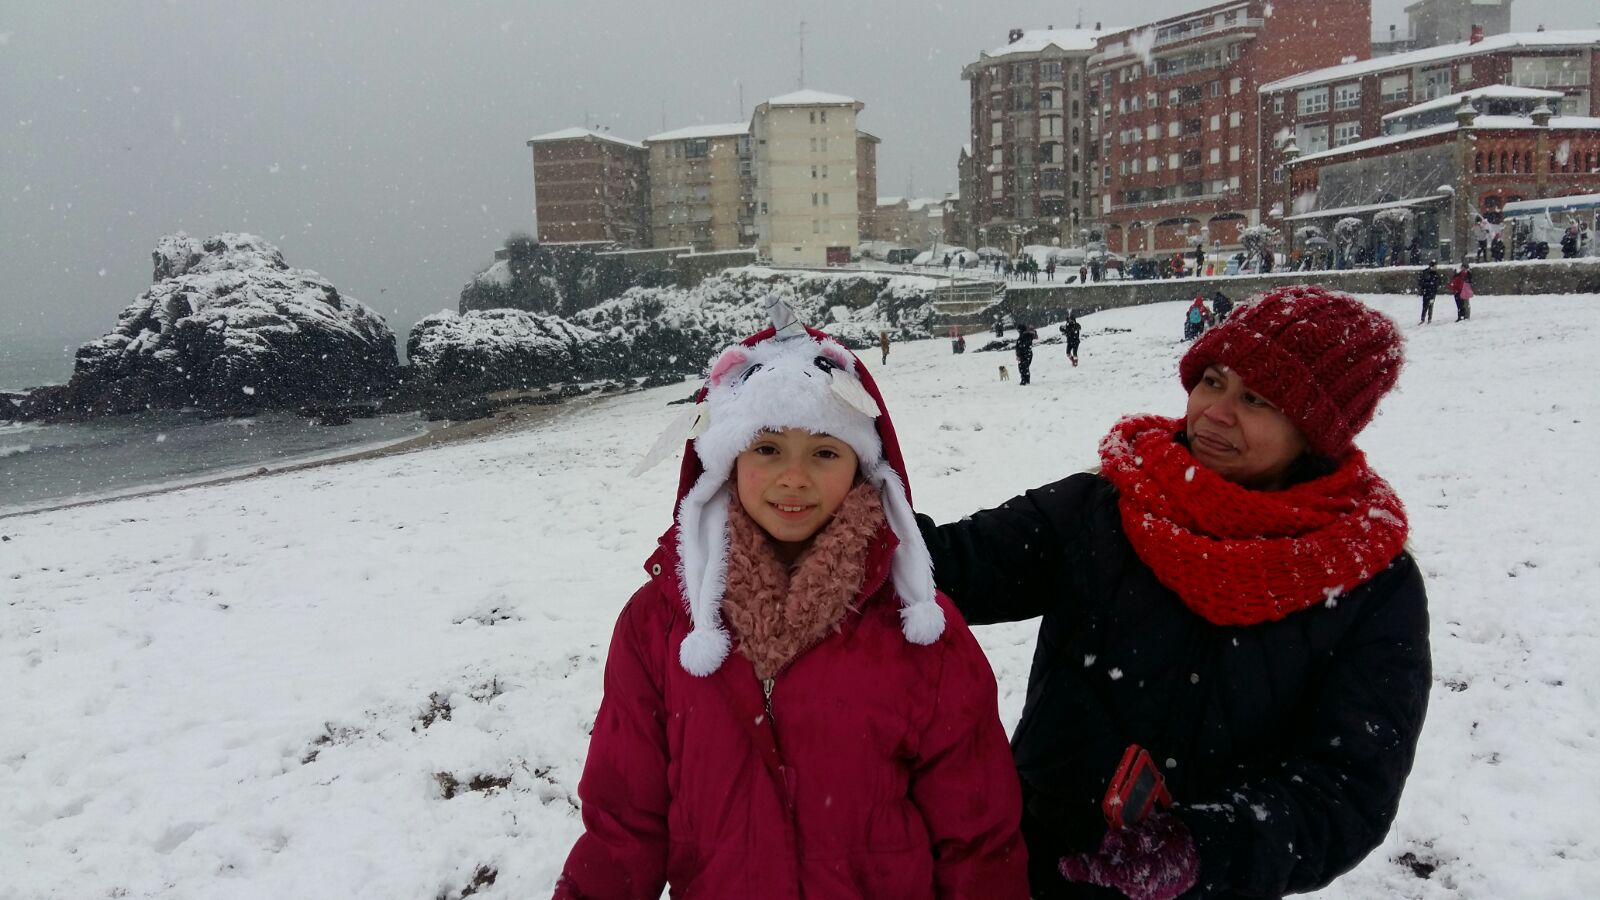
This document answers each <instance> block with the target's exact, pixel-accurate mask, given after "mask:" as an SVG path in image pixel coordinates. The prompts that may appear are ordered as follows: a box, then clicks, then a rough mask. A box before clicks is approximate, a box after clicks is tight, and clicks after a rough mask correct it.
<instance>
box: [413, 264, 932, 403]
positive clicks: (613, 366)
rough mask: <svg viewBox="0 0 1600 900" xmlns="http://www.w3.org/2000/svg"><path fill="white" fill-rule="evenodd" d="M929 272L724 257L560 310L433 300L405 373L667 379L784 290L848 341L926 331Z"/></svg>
mask: <svg viewBox="0 0 1600 900" xmlns="http://www.w3.org/2000/svg"><path fill="white" fill-rule="evenodd" d="M935 286H937V282H936V281H935V280H934V279H931V278H926V277H921V276H905V275H898V274H890V273H885V274H882V275H878V274H875V273H837V274H835V273H808V272H784V271H778V270H774V269H764V268H758V267H748V268H740V269H730V270H728V271H726V272H723V273H722V274H720V275H716V276H713V277H711V278H707V279H706V280H705V281H703V282H702V283H700V284H699V285H697V286H696V287H694V288H689V289H684V288H647V287H636V288H632V289H630V290H628V291H627V292H626V293H624V294H623V295H622V296H620V297H617V298H615V299H613V300H608V301H606V302H604V303H600V304H598V305H596V306H592V307H590V308H588V309H584V310H580V311H578V312H576V313H574V314H573V315H572V316H570V317H569V318H561V317H557V316H554V315H541V314H538V313H533V312H526V311H521V310H512V309H494V310H474V311H468V312H465V313H462V314H459V315H458V314H456V313H451V312H442V313H438V314H435V315H432V316H429V317H428V318H426V319H423V320H422V321H421V322H418V323H417V325H416V328H414V329H413V330H412V332H411V337H410V339H409V340H408V341H407V343H406V352H407V355H408V356H409V357H410V359H411V365H412V368H413V370H414V374H415V379H414V381H415V384H416V385H418V386H422V387H425V388H426V389H427V390H428V391H429V392H430V393H431V394H432V395H433V396H436V397H437V396H450V395H470V394H473V393H482V392H487V391H496V390H503V389H507V388H538V387H545V386H550V385H555V384H560V383H568V384H570V383H572V382H581V381H598V380H602V379H645V380H646V381H647V382H649V383H657V384H660V383H670V382H671V381H675V380H678V379H681V378H683V377H684V376H690V375H697V374H699V373H700V372H701V371H702V370H703V368H704V367H705V365H706V363H707V362H708V361H709V360H710V359H711V357H712V356H713V355H714V354H715V353H716V352H717V351H718V350H721V349H722V348H723V347H726V346H727V345H728V344H730V343H732V342H733V341H736V340H738V339H739V338H742V337H744V336H745V335H748V334H752V333H754V332H756V331H760V330H761V329H762V328H765V327H766V326H767V324H768V320H767V313H766V311H765V308H764V300H765V298H766V296H767V295H768V294H771V293H776V294H778V295H779V296H781V297H783V298H784V299H785V300H786V301H787V302H788V303H789V304H790V306H792V307H793V308H794V310H795V312H796V313H797V314H798V315H799V317H800V319H801V321H804V322H806V323H807V324H809V325H811V326H813V327H816V328H821V329H823V330H825V331H828V332H829V333H831V334H833V335H834V336H835V337H837V338H838V339H839V340H840V341H841V342H843V343H845V344H846V345H848V346H851V347H855V348H858V349H859V348H863V347H869V346H876V345H877V343H878V333H879V331H881V330H885V329H887V330H889V331H890V332H891V333H892V334H893V336H894V338H895V340H904V339H907V338H915V337H927V336H928V333H929V332H928V322H929V320H930V318H931V315H932V307H931V305H930V300H931V298H932V293H933V289H934V287H935Z"/></svg>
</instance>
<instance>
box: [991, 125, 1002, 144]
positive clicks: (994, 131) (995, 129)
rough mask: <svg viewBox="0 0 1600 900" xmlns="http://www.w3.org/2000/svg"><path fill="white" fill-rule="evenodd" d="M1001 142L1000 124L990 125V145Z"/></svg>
mask: <svg viewBox="0 0 1600 900" xmlns="http://www.w3.org/2000/svg"><path fill="white" fill-rule="evenodd" d="M1001 142H1002V140H1001V130H1000V123H999V122H992V123H990V125H989V143H990V144H998V143H1001Z"/></svg>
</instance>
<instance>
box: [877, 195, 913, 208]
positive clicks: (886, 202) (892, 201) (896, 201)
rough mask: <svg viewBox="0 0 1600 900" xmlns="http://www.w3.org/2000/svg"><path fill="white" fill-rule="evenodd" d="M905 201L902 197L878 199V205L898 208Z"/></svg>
mask: <svg viewBox="0 0 1600 900" xmlns="http://www.w3.org/2000/svg"><path fill="white" fill-rule="evenodd" d="M905 199H906V198H904V197H879V198H878V205H879V206H899V205H900V204H901V203H903V202H905Z"/></svg>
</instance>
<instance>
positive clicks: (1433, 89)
mask: <svg viewBox="0 0 1600 900" xmlns="http://www.w3.org/2000/svg"><path fill="white" fill-rule="evenodd" d="M1449 93H1450V70H1449V69H1434V70H1433V71H1431V72H1423V73H1422V85H1421V87H1420V88H1419V90H1418V91H1417V99H1418V100H1437V99H1438V98H1440V97H1444V96H1446V95H1448V94H1449Z"/></svg>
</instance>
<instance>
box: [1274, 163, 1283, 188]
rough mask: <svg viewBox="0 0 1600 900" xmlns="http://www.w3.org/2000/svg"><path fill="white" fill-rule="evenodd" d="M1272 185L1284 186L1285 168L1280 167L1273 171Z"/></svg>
mask: <svg viewBox="0 0 1600 900" xmlns="http://www.w3.org/2000/svg"><path fill="white" fill-rule="evenodd" d="M1272 183H1273V184H1283V166H1278V167H1277V168H1276V169H1273V170H1272Z"/></svg>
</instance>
